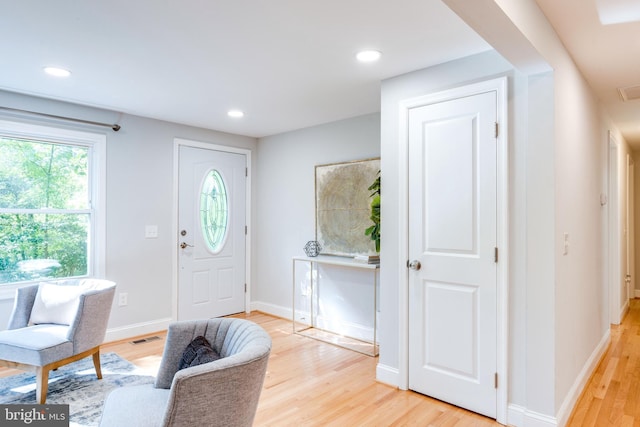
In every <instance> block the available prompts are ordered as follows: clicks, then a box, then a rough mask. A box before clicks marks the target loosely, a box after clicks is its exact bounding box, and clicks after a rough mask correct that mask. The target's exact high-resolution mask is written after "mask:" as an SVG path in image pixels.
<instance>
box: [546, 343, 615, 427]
mask: <svg viewBox="0 0 640 427" xmlns="http://www.w3.org/2000/svg"><path fill="white" fill-rule="evenodd" d="M610 339H611V331H610V330H607V332H606V333H605V334H604V336H603V337H602V339H601V340H600V342H599V343H598V345H597V346H596V348H595V350H593V352H592V353H591V356H589V359H587V361H586V363H585V364H584V366H583V367H582V370H581V371H580V373H579V374H578V377H577V378H576V380H575V382H574V383H573V386H572V387H571V389H569V392H568V393H567V396H566V397H565V399H564V401H563V402H562V405H560V409H559V410H558V412H557V413H556V418H557V420H558V425H560V426H564V425H565V424H566V423H567V421H569V417H570V416H571V412H572V411H573V408H574V407H575V405H576V403H577V402H578V399H579V398H580V394H581V393H582V390H584V387H585V386H586V385H587V383H588V382H589V379H590V378H591V375H593V372H594V371H595V369H596V368H597V367H598V363H600V359H602V356H603V355H604V353H605V352H606V351H607V348H608V347H609V341H610Z"/></svg>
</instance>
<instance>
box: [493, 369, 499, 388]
mask: <svg viewBox="0 0 640 427" xmlns="http://www.w3.org/2000/svg"><path fill="white" fill-rule="evenodd" d="M493 388H498V373H497V372H496V373H495V374H494V375H493Z"/></svg>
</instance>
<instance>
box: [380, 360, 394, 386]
mask: <svg viewBox="0 0 640 427" xmlns="http://www.w3.org/2000/svg"><path fill="white" fill-rule="evenodd" d="M376 380H377V381H380V382H381V383H385V384H388V385H390V386H393V387H398V384H400V381H399V380H400V373H399V371H398V368H392V367H391V366H387V365H383V364H381V363H378V364H377V365H376Z"/></svg>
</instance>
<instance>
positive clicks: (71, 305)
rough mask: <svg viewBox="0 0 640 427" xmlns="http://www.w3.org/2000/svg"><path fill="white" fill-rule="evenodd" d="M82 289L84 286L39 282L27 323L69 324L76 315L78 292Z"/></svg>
mask: <svg viewBox="0 0 640 427" xmlns="http://www.w3.org/2000/svg"><path fill="white" fill-rule="evenodd" d="M83 290H84V288H82V287H80V286H71V285H70V286H61V285H55V284H52V283H40V285H39V286H38V292H37V293H36V299H35V300H34V302H33V308H32V309H31V318H30V320H29V323H30V324H34V325H37V324H42V323H55V324H58V325H70V324H71V323H72V322H73V320H74V319H75V317H76V311H77V310H78V302H79V298H80V294H81V293H82V291H83Z"/></svg>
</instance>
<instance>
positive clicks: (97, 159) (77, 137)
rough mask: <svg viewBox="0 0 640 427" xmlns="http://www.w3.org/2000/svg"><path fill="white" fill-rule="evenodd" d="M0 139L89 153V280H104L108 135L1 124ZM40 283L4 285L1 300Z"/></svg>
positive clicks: (19, 123) (42, 126) (38, 126)
mask: <svg viewBox="0 0 640 427" xmlns="http://www.w3.org/2000/svg"><path fill="white" fill-rule="evenodd" d="M0 136H1V137H6V138H18V139H33V140H37V141H44V142H53V143H59V144H67V145H68V144H73V145H80V146H84V147H87V148H88V149H89V156H88V161H89V164H88V168H89V180H90V182H89V186H90V191H91V199H90V201H89V210H90V211H91V214H92V217H93V218H92V222H91V230H90V233H89V237H88V238H89V242H88V244H87V250H88V254H87V276H88V277H98V278H104V275H105V259H106V235H107V232H106V203H105V199H106V187H107V186H106V170H107V158H106V157H107V156H106V145H107V144H106V143H107V137H106V135H105V134H99V133H92V132H85V131H79V130H73V129H66V128H57V127H52V126H46V125H37V124H32V123H23V122H14V121H9V120H0ZM82 277H84V276H82ZM37 282H38V281H30V282H20V283H13V284H6V285H0V299H12V298H13V297H14V294H15V290H16V289H17V288H20V287H22V286H24V285H26V284H29V283H37Z"/></svg>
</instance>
